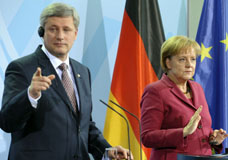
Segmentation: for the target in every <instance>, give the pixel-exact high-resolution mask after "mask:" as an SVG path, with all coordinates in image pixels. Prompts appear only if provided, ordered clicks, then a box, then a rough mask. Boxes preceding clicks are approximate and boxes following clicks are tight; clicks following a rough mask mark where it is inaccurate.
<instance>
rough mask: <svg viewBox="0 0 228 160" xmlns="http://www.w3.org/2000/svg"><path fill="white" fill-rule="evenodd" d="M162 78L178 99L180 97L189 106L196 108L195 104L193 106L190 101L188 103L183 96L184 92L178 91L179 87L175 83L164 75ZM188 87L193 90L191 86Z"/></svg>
mask: <svg viewBox="0 0 228 160" xmlns="http://www.w3.org/2000/svg"><path fill="white" fill-rule="evenodd" d="M162 80H163V81H164V82H165V84H166V85H167V86H168V87H170V88H171V89H170V91H171V92H172V93H173V94H174V95H175V96H176V97H177V98H178V99H180V100H181V101H183V102H184V103H186V104H187V105H188V106H190V107H192V108H194V109H196V108H195V106H194V105H193V104H192V103H190V101H189V100H188V99H187V97H185V96H184V94H183V93H182V92H181V91H180V89H179V88H178V87H177V85H176V84H175V83H174V82H172V81H171V80H170V79H169V78H168V77H167V76H166V75H163V77H162ZM189 82H190V81H188V83H189ZM190 88H191V90H193V88H192V86H191V85H190ZM193 99H194V97H193Z"/></svg>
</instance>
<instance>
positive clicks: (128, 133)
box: [100, 99, 131, 158]
mask: <svg viewBox="0 0 228 160" xmlns="http://www.w3.org/2000/svg"><path fill="white" fill-rule="evenodd" d="M100 102H101V103H103V104H104V105H106V106H107V107H108V108H110V109H111V110H113V111H114V112H116V113H117V114H118V115H120V116H121V117H122V118H123V119H124V120H125V121H126V123H127V135H128V149H129V158H131V149H130V146H131V145H130V131H129V123H128V120H127V118H126V117H124V116H123V115H122V114H121V113H120V112H118V111H117V110H115V109H114V108H112V107H111V106H110V105H108V104H107V103H105V102H104V101H102V100H101V99H100Z"/></svg>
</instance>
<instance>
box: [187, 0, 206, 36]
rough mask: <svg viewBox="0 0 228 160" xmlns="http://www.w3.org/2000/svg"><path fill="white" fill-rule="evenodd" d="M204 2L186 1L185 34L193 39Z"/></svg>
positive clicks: (196, 0)
mask: <svg viewBox="0 0 228 160" xmlns="http://www.w3.org/2000/svg"><path fill="white" fill-rule="evenodd" d="M203 2H204V0H188V18H187V21H188V22H187V23H188V25H187V27H188V29H187V34H188V36H189V37H190V38H192V39H195V37H196V34H197V29H198V25H199V20H200V15H201V11H202V7H203Z"/></svg>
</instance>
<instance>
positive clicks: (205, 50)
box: [201, 43, 212, 62]
mask: <svg viewBox="0 0 228 160" xmlns="http://www.w3.org/2000/svg"><path fill="white" fill-rule="evenodd" d="M211 48H212V47H208V48H206V47H205V46H204V44H203V43H201V62H203V60H204V58H205V57H207V58H210V59H212V57H211V55H210V54H209V52H210V50H211Z"/></svg>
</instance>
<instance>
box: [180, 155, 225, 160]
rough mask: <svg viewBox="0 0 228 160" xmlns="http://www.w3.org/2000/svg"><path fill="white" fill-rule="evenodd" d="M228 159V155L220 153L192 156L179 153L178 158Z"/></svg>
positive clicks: (186, 159) (187, 159)
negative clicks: (216, 154)
mask: <svg viewBox="0 0 228 160" xmlns="http://www.w3.org/2000/svg"><path fill="white" fill-rule="evenodd" d="M201 159H202V160H217V159H218V160H228V155H226V156H225V155H218V156H190V155H184V154H178V155H177V160H201Z"/></svg>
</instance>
